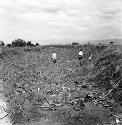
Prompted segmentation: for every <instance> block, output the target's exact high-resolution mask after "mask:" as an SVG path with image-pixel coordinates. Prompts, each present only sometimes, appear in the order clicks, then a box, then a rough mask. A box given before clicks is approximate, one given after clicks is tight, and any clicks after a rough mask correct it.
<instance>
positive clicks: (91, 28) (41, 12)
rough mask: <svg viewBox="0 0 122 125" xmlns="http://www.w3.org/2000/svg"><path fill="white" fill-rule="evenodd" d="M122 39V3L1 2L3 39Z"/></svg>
mask: <svg viewBox="0 0 122 125" xmlns="http://www.w3.org/2000/svg"><path fill="white" fill-rule="evenodd" d="M17 38H21V39H24V40H26V41H27V40H32V41H39V42H40V44H48V43H53V44H55V43H63V42H65V41H70V40H73V41H74V40H97V39H99V40H101V39H113V38H122V0H0V40H2V41H4V42H5V43H10V42H11V41H12V40H14V39H17Z"/></svg>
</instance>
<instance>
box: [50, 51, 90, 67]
mask: <svg viewBox="0 0 122 125" xmlns="http://www.w3.org/2000/svg"><path fill="white" fill-rule="evenodd" d="M83 57H84V53H83V50H82V49H80V51H79V52H78V60H79V61H80V65H82V60H83ZM56 59H57V54H56V52H55V51H54V52H53V53H52V61H53V63H56ZM88 59H89V60H91V59H92V54H91V53H90V52H89V54H88Z"/></svg>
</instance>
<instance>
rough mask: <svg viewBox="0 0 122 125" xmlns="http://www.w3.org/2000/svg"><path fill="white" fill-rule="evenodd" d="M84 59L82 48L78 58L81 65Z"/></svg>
mask: <svg viewBox="0 0 122 125" xmlns="http://www.w3.org/2000/svg"><path fill="white" fill-rule="evenodd" d="M82 59H83V51H82V49H80V51H79V52H78V60H79V61H80V65H82V63H81V61H82Z"/></svg>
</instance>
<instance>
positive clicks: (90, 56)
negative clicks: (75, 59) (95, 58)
mask: <svg viewBox="0 0 122 125" xmlns="http://www.w3.org/2000/svg"><path fill="white" fill-rule="evenodd" d="M91 59H92V54H91V53H90V52H89V61H90V60H91Z"/></svg>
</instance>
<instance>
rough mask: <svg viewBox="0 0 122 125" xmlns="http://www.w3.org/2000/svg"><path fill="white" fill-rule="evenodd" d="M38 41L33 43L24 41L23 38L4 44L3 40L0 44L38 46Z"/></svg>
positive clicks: (7, 45)
mask: <svg viewBox="0 0 122 125" xmlns="http://www.w3.org/2000/svg"><path fill="white" fill-rule="evenodd" d="M38 45H39V43H36V44H33V43H32V42H31V41H27V42H26V41H25V40H23V39H15V40H13V41H12V43H8V44H6V45H5V43H4V42H3V41H0V46H6V47H24V46H38Z"/></svg>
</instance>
